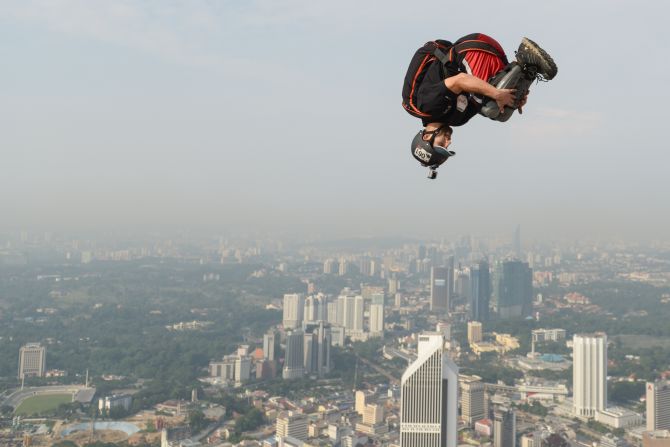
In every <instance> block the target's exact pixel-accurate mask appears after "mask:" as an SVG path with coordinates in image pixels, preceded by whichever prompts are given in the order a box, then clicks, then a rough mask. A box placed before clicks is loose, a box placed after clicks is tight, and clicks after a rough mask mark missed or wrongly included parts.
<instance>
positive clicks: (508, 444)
mask: <svg viewBox="0 0 670 447" xmlns="http://www.w3.org/2000/svg"><path fill="white" fill-rule="evenodd" d="M515 445H516V413H515V412H514V409H512V408H506V407H498V408H496V410H495V411H494V413H493V447H514V446H515Z"/></svg>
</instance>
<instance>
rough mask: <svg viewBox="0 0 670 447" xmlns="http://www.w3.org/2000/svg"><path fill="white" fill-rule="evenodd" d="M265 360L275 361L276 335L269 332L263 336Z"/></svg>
mask: <svg viewBox="0 0 670 447" xmlns="http://www.w3.org/2000/svg"><path fill="white" fill-rule="evenodd" d="M263 358H265V359H268V360H270V361H274V359H275V333H274V332H268V333H267V334H265V335H263Z"/></svg>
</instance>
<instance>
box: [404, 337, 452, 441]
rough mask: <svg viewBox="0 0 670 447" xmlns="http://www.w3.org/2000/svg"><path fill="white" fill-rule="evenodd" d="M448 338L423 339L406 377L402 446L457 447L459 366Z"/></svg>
mask: <svg viewBox="0 0 670 447" xmlns="http://www.w3.org/2000/svg"><path fill="white" fill-rule="evenodd" d="M444 342H445V340H444V336H443V335H442V334H438V333H424V334H421V335H420V336H419V349H418V357H417V359H416V360H415V361H414V362H413V363H412V364H411V365H410V366H409V367H408V368H407V369H406V370H405V372H404V374H403V375H402V380H401V385H400V390H401V391H400V392H401V402H400V447H456V445H457V444H456V442H457V434H458V433H457V432H458V425H457V422H458V367H457V366H456V364H455V363H454V362H453V361H452V360H451V359H450V358H449V356H448V354H447V351H446V350H445V348H444Z"/></svg>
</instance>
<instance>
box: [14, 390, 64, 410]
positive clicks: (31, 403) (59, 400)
mask: <svg viewBox="0 0 670 447" xmlns="http://www.w3.org/2000/svg"><path fill="white" fill-rule="evenodd" d="M70 402H72V394H45V395H42V396H32V397H29V398H28V399H26V400H24V401H23V402H21V405H19V406H18V408H17V409H16V411H15V412H14V413H15V414H17V415H19V414H25V415H31V414H40V413H43V412H47V411H51V410H55V409H56V408H58V406H59V405H60V404H69V403H70Z"/></svg>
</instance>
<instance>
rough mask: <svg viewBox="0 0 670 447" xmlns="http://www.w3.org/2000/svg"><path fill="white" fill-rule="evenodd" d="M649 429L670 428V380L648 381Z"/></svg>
mask: <svg viewBox="0 0 670 447" xmlns="http://www.w3.org/2000/svg"><path fill="white" fill-rule="evenodd" d="M647 430H649V431H656V430H670V380H661V381H658V382H647Z"/></svg>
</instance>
